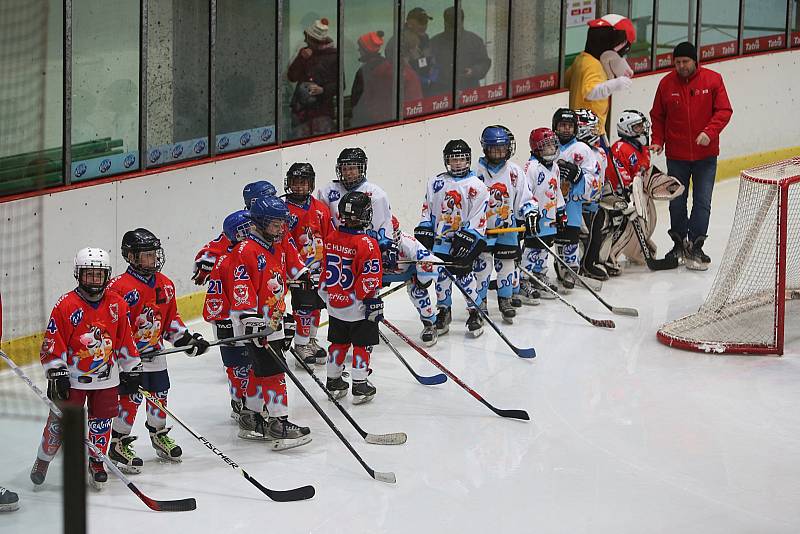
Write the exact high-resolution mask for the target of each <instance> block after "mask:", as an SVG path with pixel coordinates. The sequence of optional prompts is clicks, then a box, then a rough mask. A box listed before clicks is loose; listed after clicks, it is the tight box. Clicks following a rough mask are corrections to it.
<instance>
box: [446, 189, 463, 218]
mask: <svg viewBox="0 0 800 534" xmlns="http://www.w3.org/2000/svg"><path fill="white" fill-rule="evenodd" d="M462 200H463V198H462V197H461V193H459V192H458V191H456V190H455V189H451V190H449V191H447V192H445V194H444V202H442V211H443V212H444V213H453V210H454V209H456V208H458V209H461V201H462Z"/></svg>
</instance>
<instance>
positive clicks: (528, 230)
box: [525, 211, 539, 237]
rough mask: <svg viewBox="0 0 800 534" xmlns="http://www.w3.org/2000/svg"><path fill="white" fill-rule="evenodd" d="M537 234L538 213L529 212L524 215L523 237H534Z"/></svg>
mask: <svg viewBox="0 0 800 534" xmlns="http://www.w3.org/2000/svg"><path fill="white" fill-rule="evenodd" d="M538 232H539V212H538V211H530V212H528V213H526V214H525V235H526V236H531V237H532V236H535V235H536V234H537V233H538Z"/></svg>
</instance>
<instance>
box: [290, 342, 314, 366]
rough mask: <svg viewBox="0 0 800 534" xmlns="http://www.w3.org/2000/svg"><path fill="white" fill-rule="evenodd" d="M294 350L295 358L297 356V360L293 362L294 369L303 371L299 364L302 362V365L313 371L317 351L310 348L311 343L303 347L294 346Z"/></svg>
mask: <svg viewBox="0 0 800 534" xmlns="http://www.w3.org/2000/svg"><path fill="white" fill-rule="evenodd" d="M294 350H295V352H297V356H299V360H298V359H295V360H294V366H295V368H297V369H301V370H305V367H303V364H302V363H300V360H303V363H305V364H306V365H307V366H308V367H309V368H310V369H311V370H312V371H313V370H314V366H315V365H316V364H317V351H316V349H314V347H312V346H311V342H310V341H309V342H308V343H306V344H305V345H295V346H294Z"/></svg>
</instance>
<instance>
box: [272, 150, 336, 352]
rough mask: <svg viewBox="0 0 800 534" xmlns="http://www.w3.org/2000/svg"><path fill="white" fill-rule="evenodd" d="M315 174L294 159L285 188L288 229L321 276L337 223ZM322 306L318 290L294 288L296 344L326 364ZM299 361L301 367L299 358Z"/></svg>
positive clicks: (312, 269)
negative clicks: (320, 335)
mask: <svg viewBox="0 0 800 534" xmlns="http://www.w3.org/2000/svg"><path fill="white" fill-rule="evenodd" d="M315 176H316V174H315V173H314V167H312V166H311V164H310V163H293V164H292V166H291V167H289V171H288V172H287V173H286V180H285V181H284V191H286V205H287V206H288V208H289V232H290V234H291V236H292V238H293V239H294V242H295V245H296V246H297V252H298V253H299V254H300V259H301V260H303V263H305V265H306V266H307V267H308V268H309V271H310V272H311V274H312V276H314V277H315V278H317V279H318V278H319V275H320V272H321V271H322V255H323V253H324V252H325V251H324V248H323V243H324V242H325V240H326V239H327V238H328V235H329V234H330V233H331V232H332V231H333V229H334V226H333V220H332V219H331V212H330V210H329V209H328V206H327V204H325V203H324V202H322V201H321V200H319V199H317V198H314V197H313V196H312V193H314V187H315V183H314V179H315ZM304 293H305V294H304ZM303 302H306V303H309V304H311V305H310V307H309V306H305V305H301V304H302V303H303ZM309 308H310V309H309ZM323 309H325V303H324V302H322V300H321V299H320V298H319V296H318V295H317V294H316V292H315V291H311V290H307V289H300V288H293V289H292V312H293V314H294V320H295V324H296V331H295V335H294V346H295V349H296V350H297V354H298V355H299V356H300V357H301V358H302V359H303V361H304V362H305V363H306V364H307V365H315V364H316V365H324V364H325V361H326V360H327V353H326V352H325V349H323V348H322V347H320V346H319V345H318V344H317V328H318V327H319V320H320V310H323ZM296 365H297V367H298V368H302V365H301V364H300V362H296Z"/></svg>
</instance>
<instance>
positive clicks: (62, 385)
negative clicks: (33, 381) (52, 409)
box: [47, 367, 70, 401]
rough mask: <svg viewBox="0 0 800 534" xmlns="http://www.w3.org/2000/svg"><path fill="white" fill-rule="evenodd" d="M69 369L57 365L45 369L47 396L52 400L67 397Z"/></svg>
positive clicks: (65, 398)
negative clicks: (56, 366) (53, 367)
mask: <svg viewBox="0 0 800 534" xmlns="http://www.w3.org/2000/svg"><path fill="white" fill-rule="evenodd" d="M69 387H70V386H69V369H67V368H66V367H58V368H56V369H48V370H47V398H48V399H50V400H52V401H57V400H64V401H65V400H67V399H69Z"/></svg>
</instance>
